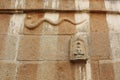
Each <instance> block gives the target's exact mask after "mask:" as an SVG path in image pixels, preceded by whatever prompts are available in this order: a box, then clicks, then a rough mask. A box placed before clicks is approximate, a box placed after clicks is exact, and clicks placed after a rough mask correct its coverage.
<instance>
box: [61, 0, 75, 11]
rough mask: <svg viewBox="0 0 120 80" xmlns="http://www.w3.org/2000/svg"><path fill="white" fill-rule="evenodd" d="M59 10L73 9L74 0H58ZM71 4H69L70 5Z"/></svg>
mask: <svg viewBox="0 0 120 80" xmlns="http://www.w3.org/2000/svg"><path fill="white" fill-rule="evenodd" d="M59 2H60V7H59V8H60V9H61V10H74V9H75V0H59ZM70 5H71V6H70Z"/></svg>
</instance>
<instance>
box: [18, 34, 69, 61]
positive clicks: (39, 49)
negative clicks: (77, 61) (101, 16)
mask: <svg viewBox="0 0 120 80" xmlns="http://www.w3.org/2000/svg"><path fill="white" fill-rule="evenodd" d="M69 40H70V36H21V38H20V43H19V50H18V58H17V59H18V60H68V58H69Z"/></svg>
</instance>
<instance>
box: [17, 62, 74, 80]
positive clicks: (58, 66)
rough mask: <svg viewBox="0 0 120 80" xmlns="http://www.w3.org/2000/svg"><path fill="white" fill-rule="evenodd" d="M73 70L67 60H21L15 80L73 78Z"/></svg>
mask: <svg viewBox="0 0 120 80" xmlns="http://www.w3.org/2000/svg"><path fill="white" fill-rule="evenodd" d="M73 70H74V68H72V65H71V64H70V63H69V62H68V61H40V62H21V64H20V65H19V67H18V74H17V80H73V78H74V77H73V75H74V72H73Z"/></svg>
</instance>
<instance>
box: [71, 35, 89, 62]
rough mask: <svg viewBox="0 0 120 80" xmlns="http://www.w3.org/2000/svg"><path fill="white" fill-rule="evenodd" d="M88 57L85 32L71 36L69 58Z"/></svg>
mask: <svg viewBox="0 0 120 80" xmlns="http://www.w3.org/2000/svg"><path fill="white" fill-rule="evenodd" d="M87 59H88V41H87V34H77V35H75V36H72V38H71V41H70V60H87Z"/></svg>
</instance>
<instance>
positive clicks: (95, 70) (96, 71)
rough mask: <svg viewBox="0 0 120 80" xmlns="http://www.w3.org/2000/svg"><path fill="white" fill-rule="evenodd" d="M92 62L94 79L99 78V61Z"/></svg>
mask: <svg viewBox="0 0 120 80" xmlns="http://www.w3.org/2000/svg"><path fill="white" fill-rule="evenodd" d="M90 63H91V76H92V80H99V62H98V61H91V62H90Z"/></svg>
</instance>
